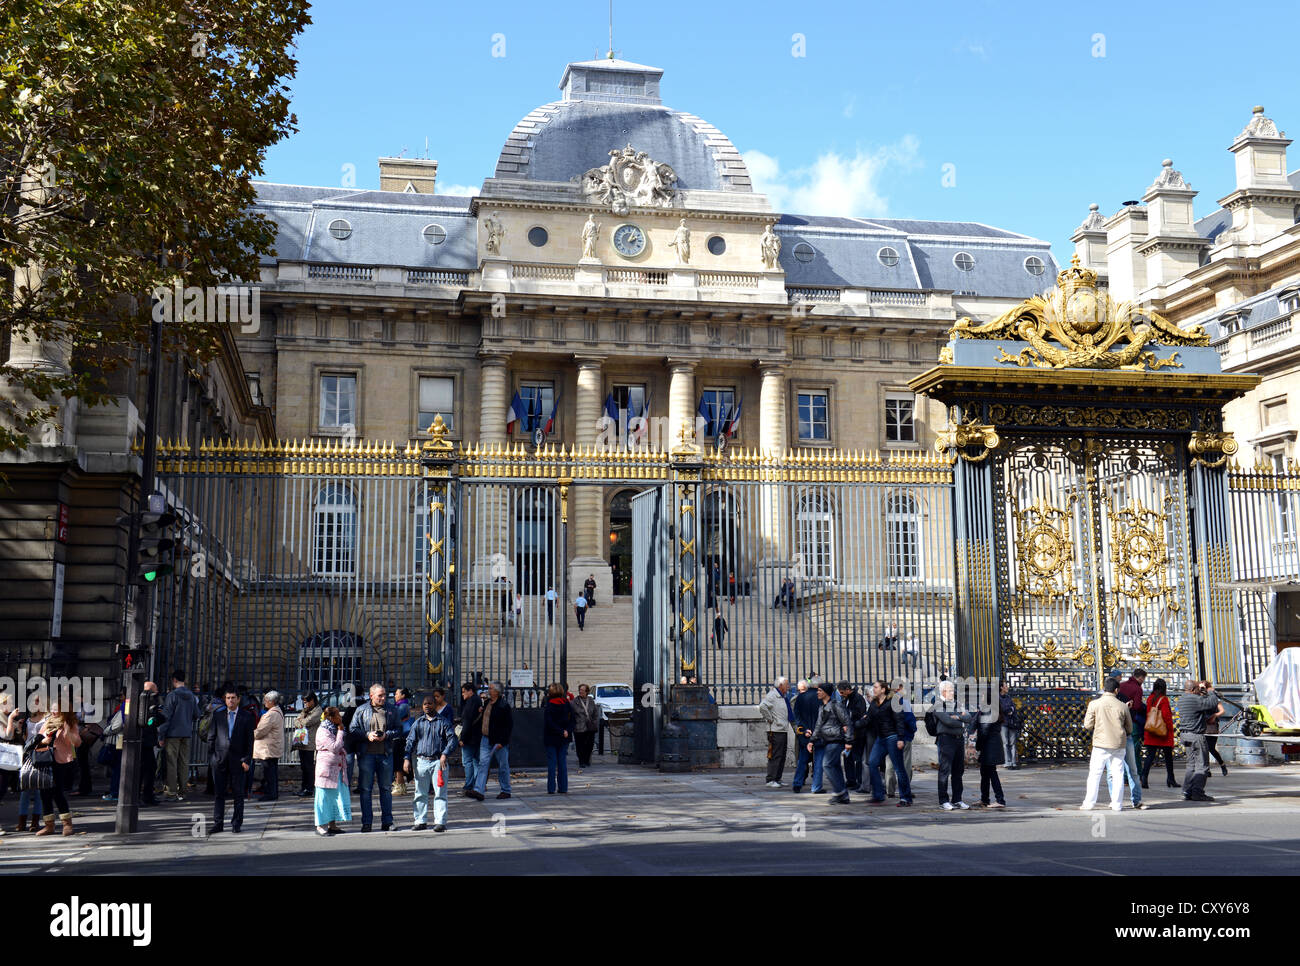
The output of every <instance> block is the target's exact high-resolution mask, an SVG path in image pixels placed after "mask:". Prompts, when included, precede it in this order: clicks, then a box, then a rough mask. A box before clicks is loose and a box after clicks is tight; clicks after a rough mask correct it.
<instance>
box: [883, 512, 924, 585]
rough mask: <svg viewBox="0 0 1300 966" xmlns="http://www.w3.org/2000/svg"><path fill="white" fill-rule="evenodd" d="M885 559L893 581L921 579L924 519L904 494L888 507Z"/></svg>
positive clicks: (886, 513) (886, 514)
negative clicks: (922, 526) (922, 520)
mask: <svg viewBox="0 0 1300 966" xmlns="http://www.w3.org/2000/svg"><path fill="white" fill-rule="evenodd" d="M885 557H886V560H887V561H888V565H889V578H890V579H891V580H920V579H921V516H920V514H919V513H918V512H917V506H916V500H914V499H913V498H912V497H911V496H908V495H907V494H905V493H895V494H893V495H892V496H890V497H889V499H888V500H887V502H886V503H885Z"/></svg>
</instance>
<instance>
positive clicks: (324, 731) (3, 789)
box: [0, 668, 1228, 836]
mask: <svg viewBox="0 0 1300 966" xmlns="http://www.w3.org/2000/svg"><path fill="white" fill-rule="evenodd" d="M1147 676H1148V675H1147V672H1146V670H1145V669H1143V668H1137V669H1135V670H1134V671H1133V673H1132V674H1131V675H1129V676H1128V677H1127V678H1126V679H1125V680H1123V681H1122V682H1121V681H1120V680H1119V678H1117V677H1110V678H1107V679H1106V681H1105V682H1104V685H1103V690H1102V692H1101V694H1100V696H1099V697H1097V698H1095V699H1094V700H1092V701H1090V702H1089V703H1088V705H1087V709H1086V712H1085V716H1084V722H1083V727H1084V729H1085V730H1086V731H1088V732H1090V733H1091V755H1090V759H1089V769H1088V777H1087V783H1086V788H1085V794H1084V799H1083V803H1082V805H1081V808H1083V809H1085V810H1087V809H1092V808H1094V807H1096V805H1097V799H1098V795H1099V793H1100V786H1101V780H1102V778H1103V777H1105V779H1106V782H1107V786H1108V789H1109V793H1110V807H1111V808H1112V809H1115V810H1119V809H1121V808H1122V807H1123V799H1124V789H1125V786H1127V787H1128V790H1129V791H1128V795H1129V799H1130V801H1131V804H1132V806H1133V807H1134V808H1139V809H1141V808H1145V807H1146V806H1145V805H1144V803H1143V801H1142V791H1143V789H1147V788H1148V787H1149V786H1148V779H1149V776H1150V772H1151V769H1152V767H1153V766H1154V765H1155V763H1156V761H1157V759H1159V758H1160V757H1161V756H1163V758H1164V764H1165V774H1166V782H1167V784H1168V785H1169V787H1171V788H1180V789H1181V790H1182V793H1183V798H1184V799H1186V800H1188V801H1194V802H1212V801H1214V799H1213V798H1211V797H1210V796H1209V795H1207V794H1206V792H1205V787H1206V782H1207V780H1208V779H1209V776H1210V767H1209V762H1210V758H1211V756H1213V757H1214V758H1215V759H1216V761H1217V762H1218V764H1219V767H1220V769H1221V771H1222V773H1223V775H1224V776H1226V775H1227V774H1228V769H1227V766H1226V764H1224V762H1223V759H1222V757H1220V756H1219V754H1218V751H1217V748H1216V747H1215V745H1216V742H1217V738H1218V722H1219V719H1220V718H1221V717H1222V716H1223V714H1224V708H1223V702H1222V699H1221V698H1220V697H1219V696H1218V694H1217V693H1216V691H1215V690H1214V685H1213V684H1212V683H1210V682H1208V681H1198V680H1190V681H1188V682H1186V684H1185V685H1184V688H1183V691H1182V693H1181V695H1180V696H1179V697H1178V699H1177V706H1176V713H1177V716H1176V718H1175V705H1174V699H1173V698H1172V697H1171V696H1170V694H1169V693H1168V685H1167V683H1166V682H1165V681H1164V680H1163V679H1159V678H1157V679H1156V680H1155V681H1154V682H1153V683H1152V687H1151V689H1150V693H1148V692H1147V691H1146V688H1145V682H1146V678H1147ZM682 683H684V684H685V683H688V682H687V681H685V680H684V681H683V682H682ZM689 683H694V681H693V679H692V680H691V681H690V682H689ZM143 691H144V694H143V696H142V704H143V706H144V712H145V713H144V714H143V715H142V718H141V720H142V735H141V749H142V751H141V765H140V783H141V784H140V796H139V801H140V803H141V804H142V805H145V806H150V805H155V804H157V802H158V797H159V794H160V795H161V798H162V800H163V801H184V800H185V796H186V794H187V791H188V785H189V778H190V772H191V756H190V743H191V741H192V740H195V737H196V736H197V740H199V741H200V742H202V743H204V744H205V745H206V755H204V756H203V757H204V759H205V760H206V762H207V768H206V778H207V788H206V794H208V795H211V796H212V799H213V822H212V825H211V827H210V830H211V831H212V832H221V831H223V830H224V828H225V818H226V799H227V798H231V799H233V810H232V812H231V816H230V818H231V821H230V829H231V831H232V832H238V831H239V830H240V829H241V827H242V825H243V819H244V802H245V800H246V799H247V798H248V797H250V796H251V795H252V794H253V792H254V791H258V792H260V794H259V796H258V799H259V800H260V801H265V802H272V801H276V800H277V799H278V797H279V763H280V761H281V759H282V758H284V757H285V747H286V742H288V744H289V746H290V748H291V750H293V751H296V752H297V755H298V759H299V764H300V766H301V767H300V773H301V787H300V789H299V791H298V793H297V794H298V795H299V796H300V797H308V796H310V797H313V798H314V813H315V815H314V817H315V827H316V832H317V833H318V834H320V835H335V834H338V833H340V832H341V831H343V826H344V825H346V824H347V823H349V822H351V821H352V801H351V795H352V792H353V791H355V792H356V793H357V794H358V797H359V804H360V812H361V814H360V819H361V825H360V827H361V831H362V832H369V831H371V829H372V827H373V825H374V801H373V798H374V793H375V786H376V784H377V785H378V796H379V809H380V816H379V819H380V823H381V828H382V829H383V830H384V831H389V830H390V829H392V827H393V824H394V818H393V796H395V795H404V794H410V793H413V794H414V803H413V823H412V828H413V829H414V830H416V831H421V830H424V829H427V828H428V827H429V811H430V801H432V813H433V814H432V825H433V830H434V831H435V832H443V831H445V830H446V827H447V815H448V792H447V785H448V783H447V778H448V769H449V764H450V762H451V761H452V760H453V759H454V758H459V759H460V761H461V763H462V765H463V769H464V781H463V785H462V787H461V795H462V796H464V797H466V798H470V799H474V800H477V801H483V800H484V799H485V798H486V795H487V787H488V779H489V776H490V773H491V769H492V767H493V765H495V766H496V775H497V783H498V789H499V790H498V793H497V796H496V797H497V798H498V799H508V798H510V797H511V794H512V792H511V783H510V775H511V770H510V743H511V738H512V736H513V734H514V725H515V715H514V711H513V709H512V707H511V705H510V703H509V701H508V700H507V699H506V695H505V690H504V688H503V686H502V684H501V682H499V681H494V682H491V683H490V684H488V685H487V686H486V687H484V688H481V689H480V688H479V687H477V686H476V685H475V684H473V683H471V682H466V683H465V684H464V685H462V687H461V689H460V691H461V693H460V706H459V713H457V710H456V709H453V707H452V706H451V704H450V703H449V702H448V700H447V695H446V693H445V691H444V690H443V689H442V688H434V689H433V690H432V691H431V693H429V694H428V695H427V696H425V697H424V698H423V700H422V701H421V703H420V706H419V708H418V710H417V709H414V708H413V706H412V700H411V693H410V691H408V690H407V689H405V688H395V689H394V690H393V694H392V696H391V697H390V695H389V688H387V687H385V686H384V685H382V684H374V685H372V686H371V688H370V690H369V694H368V700H366V701H363V702H360V703H358V704H356V705H355V706H351V707H341V706H340V705H339V704H323V703H322V702H321V700H320V699H319V698H318V697H317V695H315V694H310V693H309V694H307V695H305V696H304V697H302V698H300V699H299V700H298V701H297V702H294V705H293V707H292V710H294V711H296V712H297V715H296V718H295V720H294V721H293V723H292V726H291V727H287V726H286V719H285V714H284V708H283V707H282V700H283V699H282V698H281V696H280V695H279V694H278V693H277V692H275V691H268V692H266V693H265V694H263V695H260V696H256V697H253V698H252V699H251V700H250V695H248V694H247V693H245V692H242V691H240V690H239V689H237V688H235V687H234V686H232V685H229V684H227V685H223V686H222V687H220V688H217V689H214V690H213V691H212V693H211V697H210V699H201V698H199V697H198V696H196V695H195V694H194V693H193V692H192V691H191V690H190V689H189V688H188V686H187V685H186V683H185V672H184V671H183V670H176V671H174V672H173V673H172V675H171V689H170V691H169V692H168V693H167V695H166V698H165V699H163V698H162V697H161V696H160V695H159V693H158V688H157V686H156V685H155V684H154V683H153V682H146V683H145V684H144V688H143ZM928 697H929V698H930V699H931V701H932V703H931V705H930V707H929V710H928V711H927V712H926V713H925V715H924V718H923V724H924V727H925V730H926V731H927V733H929V734H930V735H931V736H933V738H934V743H935V746H936V749H937V756H938V786H937V792H938V801H939V805H940V807H941V808H943V809H944V810H946V811H953V810H960V809H967V808H969V807H970V804H969V803H968V802H966V801H965V799H964V793H965V790H964V787H963V777H964V773H965V766H966V758H967V747H968V741H969V740H970V739H973V745H974V758H975V760H976V761H977V762H978V765H979V777H980V783H979V784H980V795H979V803H980V804H981V805H983V806H985V807H987V808H990V809H1001V808H1005V807H1006V797H1005V795H1004V792H1003V788H1002V783H1001V778H1000V777H999V774H998V768H999V767H1001V766H1007V767H1009V768H1012V769H1016V768H1019V759H1018V754H1017V747H1018V742H1019V737H1020V731H1021V715H1020V709H1019V708H1018V707H1017V705H1016V703H1015V701H1014V700H1013V699H1012V697H1011V694H1010V692H1009V689H1008V687H1007V685H1005V684H1003V685H1002V686H1001V690H1000V694H998V695H996V696H992V695H989V696H987V697H988V699H989V700H987V701H985V700H983V699H981V702H980V704H981V707H979V708H969V707H966V706H965V705H963V704H962V703H961V702H960V701H959V700H958V698H957V694H956V688H955V686H954V682H953V681H951V680H947V679H944V680H941V681H939V683H938V686H937V688H936V689H935V691H934V693H933V694H932V695H929V696H928ZM124 702H125V694H124V693H119V694H118V695H117V696H116V697H115V699H114V700H113V701H112V703H111V704H112V706H111V711H110V713H109V714H108V715H107V719H106V721H107V723H106V725H105V726H103V727H101V726H100V725H99V724H97V723H94V722H95V721H97V720H100V716H98V715H96V714H95V709H94V708H93V707H90V706H88V705H84V704H83V705H81V706H79V707H73V706H72V703H71V701H70V700H69V699H68V697H67V696H64V697H63V699H62V703H60V701H58V700H56V701H54V702H52V703H51V706H50V708H49V709H48V711H46V710H43V709H42V708H41V707H40V702H39V700H36V701H35V702H34V704H33V706H32V707H31V708H30V709H19V708H14V707H13V706H12V698H11V696H10V695H8V694H2V695H0V741H3V742H6V743H9V744H12V745H18V746H21V748H22V760H23V771H24V772H25V773H31V774H30V775H29V776H28V777H29V779H30V780H29V781H26V782H25V787H20V788H18V789H17V790H18V791H19V813H18V824H17V825H16V827H15V828H16V831H19V832H22V831H27V830H28V829H29V828H30V830H31V831H33V832H35V834H36V835H42V836H46V835H51V834H53V833H54V831H55V828H56V823H61V825H62V834H64V835H71V834H73V826H72V814H71V812H72V810H71V807H70V805H69V798H71V797H78V796H83V797H84V796H89V795H91V794H93V783H92V772H91V761H92V758H93V760H94V761H95V762H96V763H98V764H99V765H101V766H103V767H104V768H105V770H106V773H107V776H108V782H109V786H108V791H107V793H106V794H105V795H104V796H103V798H104V799H105V800H107V801H110V802H111V801H116V800H117V797H118V795H119V791H120V789H119V786H120V782H121V757H122V739H123V735H124V732H125V722H124V720H123V710H124ZM995 707H996V711H994V708H995ZM541 708H542V716H541V731H542V733H541V735H540V738H541V741H542V745H543V747H544V749H545V753H546V762H547V793H548V794H559V795H564V794H567V793H568V791H569V781H568V746H569V744H570V742H572V743H573V744H574V747H575V751H576V756H577V761H578V767H579V768H580V769H581V768H588V767H590V766H591V757H592V752H593V749H594V745H595V740H596V734H597V731H598V728H599V725H600V711H599V708H598V707H597V705H596V702H595V699H594V698H593V696H592V694H591V688H590V687H589V686H588V685H586V684H582V685H579V687H578V693H577V694H576V695H574V694H570V693H569V692H567V690H566V689H565V687H564V686H563V685H562V684H560V683H552V684H551V685H549V687H548V688H547V689H546V697H545V699H544V702H543V704H542V706H541ZM758 710H759V713H760V715H761V716H762V719H763V721H764V723H765V727H766V731H767V737H768V753H767V772H766V783H767V786H768V787H769V788H781V787H784V783H783V782H782V777H783V774H784V770H785V767H786V759H787V754H788V752H789V741H790V739H791V737H793V740H794V742H795V745H794V759H795V761H794V774H793V776H792V779H791V784H790V788H791V790H792V791H793V792H795V793H798V792H801V791H802V790H803V788H804V787H805V786H806V785H808V784H809V773H810V771H811V789H810V790H811V792H812V793H813V794H824V793H827V792H829V795H830V797H829V799H828V801H829V802H830V803H832V804H836V805H844V804H849V803H850V798H849V793H850V792H866V793H868V794H869V796H870V797H869V799H868V803H869V804H870V805H877V806H878V805H884V804H886V803H887V801H888V799H890V798H897V802H896V805H897V806H898V807H908V806H911V805H912V803H913V801H914V799H913V776H912V747H913V742H914V740H915V738H916V736H917V732H918V720H917V716H916V713H915V711H914V709H913V707H912V704H911V702H910V701H909V700H908V698H907V697H906V695H905V694H904V693H903V684H902V683H899V684H897V685H896V686H894V687H891V685H890V684H889V683H888V682H886V681H884V680H876V681H873V682H872V683H871V686H870V690H869V693H862V692H860V691H859V690H858V688H857V687H856V686H854V685H853V684H852V683H850V682H849V681H843V680H842V681H839V682H837V683H832V682H831V681H829V680H822V679H819V678H817V677H812V678H810V679H807V680H801V681H799V682H798V683H797V684H796V685H794V686H793V687H792V685H791V683H790V681H789V680H788V679H787V678H784V677H782V678H779V679H778V680H777V681H776V683H775V685H774V686H773V687H772V689H771V690H770V691H769V692H768V693H767V694H766V696H765V697H764V698H763V700H762V702H761V703H760V704H759V707H758ZM88 719H89V720H90V723H87V721H88ZM458 721H459V724H457V722H458ZM1175 721H1176V722H1177V727H1175ZM1176 741H1177V742H1181V744H1182V745H1183V747H1184V751H1185V758H1186V772H1185V775H1184V778H1183V781H1182V782H1181V783H1180V782H1178V781H1177V780H1176V778H1175V774H1174V760H1173V759H1174V755H1173V751H1174V747H1175V742H1176ZM96 748H98V750H97V751H96ZM1140 750H1144V753H1143V754H1139V751H1140ZM37 772H39V773H40V774H39V775H36V773H37ZM31 775H35V776H36V777H31ZM17 777H18V775H17V774H16V773H15V772H12V771H4V770H0V799H3V797H4V795H5V794H6V793H7V792H8V791H9V790H10V788H11V787H13V786H15V785H18V784H19V783H18V782H17V781H15V779H16V778H17ZM38 778H39V780H37V779H38ZM259 778H260V786H258V785H256V784H255V782H256V781H257V779H259ZM159 784H160V785H161V791H160V792H159V790H158V788H157V786H158V785H159ZM26 786H30V787H26Z"/></svg>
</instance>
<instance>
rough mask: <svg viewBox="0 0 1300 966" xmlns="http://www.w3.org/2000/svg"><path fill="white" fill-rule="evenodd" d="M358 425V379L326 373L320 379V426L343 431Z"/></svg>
mask: <svg viewBox="0 0 1300 966" xmlns="http://www.w3.org/2000/svg"><path fill="white" fill-rule="evenodd" d="M356 424H357V377H356V375H355V374H348V373H329V372H327V373H324V374H323V375H322V376H321V377H320V425H321V428H322V429H343V428H345V427H348V426H356Z"/></svg>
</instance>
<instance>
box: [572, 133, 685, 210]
mask: <svg viewBox="0 0 1300 966" xmlns="http://www.w3.org/2000/svg"><path fill="white" fill-rule="evenodd" d="M580 182H581V184H582V193H583V194H584V195H585V196H586V197H587V199H588V200H589V201H592V202H594V203H595V204H599V205H606V206H608V207H609V209H610V211H612V212H613V213H614V214H616V215H626V214H627V213H628V209H629V208H630V207H632V206H633V205H637V206H641V207H652V208H671V207H672V205H673V202H674V201H675V200H676V197H677V188H676V184H677V172H675V171H673V169H672V166H671V165H668V164H664V163H662V162H656V161H653V160H652V159H651V158H650V156H649V155H648V154H647V153H646V152H645V151H638V150H636V149H635V148H633V147H632V145H630V144H629V145H628V146H627V147H625V148H622V149H621V150H615V151H610V152H609V163H608V164H606V165H602V166H601V167H599V168H591V169H590V170H588V171H587V172H585V173H584V174H583V175H582V177H581V179H580Z"/></svg>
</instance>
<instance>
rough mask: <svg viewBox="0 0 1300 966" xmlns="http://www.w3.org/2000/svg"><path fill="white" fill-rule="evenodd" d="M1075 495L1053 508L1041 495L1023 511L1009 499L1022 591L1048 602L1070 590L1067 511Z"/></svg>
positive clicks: (1071, 569)
mask: <svg viewBox="0 0 1300 966" xmlns="http://www.w3.org/2000/svg"><path fill="white" fill-rule="evenodd" d="M1077 499H1078V497H1077V496H1074V495H1071V496H1070V498H1069V501H1068V502H1067V503H1066V504H1065V507H1064V508H1063V509H1062V508H1059V507H1054V506H1052V505H1051V504H1050V503H1048V502H1047V501H1046V500H1044V499H1043V498H1042V497H1041V496H1040V497H1039V498H1038V499H1037V500H1036V501H1035V502H1034V503H1033V504H1032V505H1030V506H1028V507H1025V508H1024V509H1023V510H1022V509H1021V508H1020V505H1019V503H1018V502H1017V501H1016V500H1015V498H1014V497H1013V498H1012V508H1011V515H1012V517H1013V518H1014V519H1015V521H1016V533H1015V552H1016V564H1017V568H1018V571H1019V574H1020V586H1021V589H1022V590H1023V592H1024V593H1027V594H1029V595H1030V596H1032V597H1036V598H1038V599H1039V600H1040V601H1045V602H1050V601H1052V600H1054V599H1055V598H1057V597H1068V596H1070V595H1071V594H1073V593H1074V543H1073V541H1072V540H1071V539H1070V510H1071V508H1072V507H1073V506H1074V503H1075V501H1076V500H1077Z"/></svg>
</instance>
